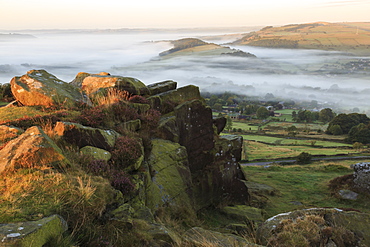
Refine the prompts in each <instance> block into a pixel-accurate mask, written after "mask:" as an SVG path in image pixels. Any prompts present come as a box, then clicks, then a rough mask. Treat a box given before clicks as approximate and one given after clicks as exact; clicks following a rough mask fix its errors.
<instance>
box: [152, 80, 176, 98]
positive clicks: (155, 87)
mask: <svg viewBox="0 0 370 247" xmlns="http://www.w3.org/2000/svg"><path fill="white" fill-rule="evenodd" d="M176 88H177V82H175V81H162V82H157V83H153V84H150V85H148V89H149V93H150V95H156V94H160V93H164V92H167V91H170V90H175V89H176Z"/></svg>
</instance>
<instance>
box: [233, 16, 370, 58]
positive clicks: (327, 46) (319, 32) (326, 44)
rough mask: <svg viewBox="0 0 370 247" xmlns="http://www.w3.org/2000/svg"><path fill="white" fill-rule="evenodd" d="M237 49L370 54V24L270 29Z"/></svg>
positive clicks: (240, 42) (242, 41)
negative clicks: (306, 50) (292, 49)
mask: <svg viewBox="0 0 370 247" xmlns="http://www.w3.org/2000/svg"><path fill="white" fill-rule="evenodd" d="M233 45H249V46H260V47H274V48H300V49H320V50H335V51H349V52H353V53H356V54H370V23H369V22H358V23H328V22H316V23H307V24H291V25H286V26H282V27H272V26H268V27H265V28H263V29H261V30H260V31H257V32H251V33H249V34H247V35H245V36H244V37H243V38H241V39H239V40H237V41H235V42H233Z"/></svg>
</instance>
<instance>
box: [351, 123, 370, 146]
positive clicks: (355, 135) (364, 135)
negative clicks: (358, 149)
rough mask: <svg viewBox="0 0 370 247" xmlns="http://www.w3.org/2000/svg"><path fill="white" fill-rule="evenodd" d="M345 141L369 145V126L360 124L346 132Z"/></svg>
mask: <svg viewBox="0 0 370 247" xmlns="http://www.w3.org/2000/svg"><path fill="white" fill-rule="evenodd" d="M347 141H349V142H352V143H353V142H360V143H364V144H368V143H370V128H369V125H365V124H363V123H360V124H359V125H356V126H354V127H352V128H351V130H350V131H349V132H348V138H347Z"/></svg>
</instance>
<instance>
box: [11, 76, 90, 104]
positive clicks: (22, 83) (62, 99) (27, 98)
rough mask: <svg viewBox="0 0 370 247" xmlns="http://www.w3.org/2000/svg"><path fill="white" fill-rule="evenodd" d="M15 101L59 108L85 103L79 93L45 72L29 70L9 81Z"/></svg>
mask: <svg viewBox="0 0 370 247" xmlns="http://www.w3.org/2000/svg"><path fill="white" fill-rule="evenodd" d="M10 85H11V90H12V93H13V95H14V97H15V99H16V100H17V101H18V102H19V103H20V104H22V105H25V106H34V105H40V106H47V107H49V106H59V105H63V106H64V107H73V106H75V105H76V104H78V103H81V102H86V98H85V97H84V95H83V94H82V93H81V91H80V90H79V89H78V88H77V87H75V86H73V85H71V84H69V83H67V82H64V81H62V80H60V79H58V78H57V77H55V76H54V75H52V74H50V73H48V72H46V71H45V70H30V71H28V72H27V74H25V75H23V76H21V77H14V78H13V79H12V80H11V81H10Z"/></svg>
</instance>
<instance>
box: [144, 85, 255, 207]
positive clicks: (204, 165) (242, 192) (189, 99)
mask: <svg viewBox="0 0 370 247" xmlns="http://www.w3.org/2000/svg"><path fill="white" fill-rule="evenodd" d="M148 99H149V100H150V102H151V105H152V107H153V108H155V109H158V110H161V111H162V113H167V114H165V115H163V117H162V118H161V121H160V124H159V130H160V133H161V135H160V136H161V137H162V138H164V139H167V140H170V141H172V142H176V143H179V144H180V145H181V146H183V147H185V148H186V151H187V159H188V161H189V164H188V167H189V169H190V172H191V177H192V183H193V188H192V191H193V197H194V201H195V204H196V208H197V209H200V208H203V207H207V206H209V205H217V204H218V203H220V202H221V201H223V200H225V198H228V200H231V201H234V202H238V203H245V202H247V201H248V200H249V194H248V189H247V187H246V186H245V184H244V183H243V180H245V178H244V175H243V173H242V171H241V169H240V166H239V163H238V162H239V161H240V158H241V156H240V153H241V148H242V138H241V137H237V136H228V137H222V138H220V137H219V136H218V133H219V131H221V130H222V128H223V127H224V125H223V121H222V119H220V120H213V118H212V110H211V109H210V108H209V107H208V106H206V104H205V102H204V99H203V98H202V97H201V96H200V93H199V88H197V87H195V86H186V87H183V88H179V89H176V90H171V91H168V92H164V93H160V94H158V95H154V96H151V97H149V98H148Z"/></svg>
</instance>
